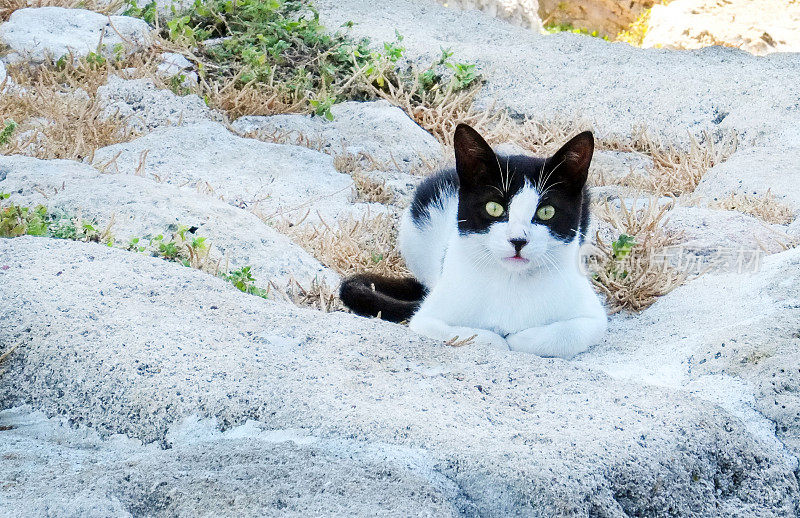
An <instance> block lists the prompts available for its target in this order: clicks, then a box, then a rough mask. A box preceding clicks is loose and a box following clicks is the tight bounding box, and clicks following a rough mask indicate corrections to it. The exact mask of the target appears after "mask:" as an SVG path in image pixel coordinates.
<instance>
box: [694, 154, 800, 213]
mask: <svg viewBox="0 0 800 518" xmlns="http://www.w3.org/2000/svg"><path fill="white" fill-rule="evenodd" d="M798 156H800V141H799V142H798V145H797V146H796V147H782V148H778V147H757V148H750V149H743V150H740V151H738V152H737V153H736V154H734V155H733V156H732V157H731V158H729V159H728V160H727V161H725V162H723V163H721V164H719V165H716V166H714V167H713V168H711V169H710V170H709V171H708V172H707V173H706V174H705V175H704V176H703V179H702V180H700V184H699V185H698V186H697V189H695V194H697V195H700V196H701V197H702V198H704V199H706V200H714V199H718V198H724V197H725V196H727V195H728V194H731V193H743V194H748V195H756V196H758V195H761V196H763V195H766V194H767V191H769V192H770V193H772V194H774V195H775V196H776V197H777V198H778V199H779V200H780V201H781V202H783V203H785V204H787V205H788V206H789V207H791V208H792V209H793V210H794V213H795V215H800V190H798V189H797V185H798V182H800V163H799V162H798V161H797V157H798Z"/></svg>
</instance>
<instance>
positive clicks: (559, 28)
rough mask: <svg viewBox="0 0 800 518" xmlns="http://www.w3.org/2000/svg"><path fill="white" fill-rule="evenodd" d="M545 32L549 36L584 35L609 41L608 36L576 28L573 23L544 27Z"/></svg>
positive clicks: (552, 24) (553, 24)
mask: <svg viewBox="0 0 800 518" xmlns="http://www.w3.org/2000/svg"><path fill="white" fill-rule="evenodd" d="M544 30H545V31H547V32H548V33H549V34H557V33H559V32H571V33H573V34H583V35H584V36H592V37H593V38H601V39H604V40H606V41H608V36H605V35H601V34H600V33H599V32H598V31H590V30H589V29H584V28H580V27H575V26H573V25H572V24H571V23H551V24H547V25H545V26H544Z"/></svg>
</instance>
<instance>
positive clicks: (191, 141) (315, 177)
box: [95, 122, 382, 220]
mask: <svg viewBox="0 0 800 518" xmlns="http://www.w3.org/2000/svg"><path fill="white" fill-rule="evenodd" d="M143 152H147V155H146V158H145V160H144V161H143V162H142V160H141V157H142V153H143ZM114 157H116V160H115V164H116V165H115V166H113V168H112V169H111V170H113V171H119V172H121V173H124V174H134V173H135V172H136V170H137V169H138V168H139V167H140V164H142V163H143V166H142V168H141V170H142V171H143V172H144V174H145V175H146V176H148V177H151V178H153V177H154V178H159V179H161V180H162V181H164V182H166V183H169V184H173V185H181V186H182V185H186V186H189V187H191V188H196V189H200V190H203V191H204V192H208V193H209V194H213V195H214V196H219V197H222V198H223V199H225V201H227V202H228V203H230V204H232V205H234V206H237V207H242V208H248V209H250V210H253V211H257V212H258V213H260V214H261V215H263V216H264V217H265V218H267V219H271V218H275V219H279V218H281V217H284V216H285V217H287V218H289V219H291V220H296V219H298V218H301V217H303V216H304V215H305V214H306V213H308V212H310V216H311V217H312V218H313V217H315V216H316V215H317V214H318V213H319V214H320V215H321V216H322V217H323V218H325V219H336V218H338V217H340V216H346V215H349V214H352V213H353V211H354V210H360V208H363V205H362V206H361V207H357V206H354V205H353V204H352V203H351V202H350V197H351V193H352V190H353V180H352V178H351V177H350V175H347V174H342V173H339V172H337V171H336V170H335V169H334V167H333V159H332V158H331V157H330V156H328V155H326V154H325V153H320V152H318V151H312V150H310V149H307V148H304V147H300V146H290V145H283V144H270V143H266V142H261V141H258V140H255V139H248V138H241V137H237V136H236V135H234V134H233V133H231V132H229V131H228V130H227V129H225V127H224V126H222V125H221V124H218V123H215V122H203V123H197V124H189V125H184V126H180V127H171V128H160V129H157V130H155V131H153V132H152V133H150V134H148V135H145V136H144V137H141V138H138V139H136V140H134V141H132V142H127V143H124V144H115V145H113V146H108V147H105V148H102V149H99V150H97V152H96V153H95V164H98V163H103V162H107V161H109V160H111V159H112V158H114ZM381 207H382V206H381Z"/></svg>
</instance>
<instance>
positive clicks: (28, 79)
mask: <svg viewBox="0 0 800 518" xmlns="http://www.w3.org/2000/svg"><path fill="white" fill-rule="evenodd" d="M154 59H155V57H154V56H152V55H139V56H136V57H133V58H131V59H129V60H125V61H121V62H116V63H111V62H110V61H108V60H101V59H97V60H94V61H92V60H86V59H83V60H75V59H71V58H67V59H62V60H59V61H58V62H52V61H51V62H48V63H45V64H43V65H41V66H38V67H31V66H27V65H14V66H9V67H8V80H7V81H6V83H5V85H4V87H5V88H7V91H6V92H5V94H4V95H2V96H1V97H0V121H2V122H3V123H4V124H5V125H6V126H8V125H9V124H12V125H13V127H14V129H13V133H10V134H9V135H8V138H7V139H5V143H4V144H3V145H2V147H0V152H2V153H3V154H24V155H28V156H33V157H36V158H42V159H55V158H62V159H72V160H83V159H88V160H91V159H92V157H93V156H94V152H95V150H97V149H99V148H101V147H104V146H108V145H111V144H116V143H119V142H126V141H128V140H131V139H132V138H134V137H135V136H136V134H135V133H134V132H132V131H131V130H130V128H129V127H128V126H127V124H126V123H125V120H124V119H123V118H122V117H119V116H118V115H116V114H114V113H107V112H105V111H104V108H103V106H102V103H101V101H100V98H99V97H98V95H97V89H98V88H99V87H100V86H102V85H104V84H105V83H106V81H107V80H108V76H109V74H112V73H115V72H119V71H120V70H122V69H123V68H125V69H127V70H136V76H137V77H149V76H155V61H154Z"/></svg>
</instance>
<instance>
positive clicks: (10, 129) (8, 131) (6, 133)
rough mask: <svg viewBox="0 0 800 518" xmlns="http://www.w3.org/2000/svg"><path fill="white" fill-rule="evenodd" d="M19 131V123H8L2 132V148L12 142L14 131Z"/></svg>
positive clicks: (0, 136) (0, 143)
mask: <svg viewBox="0 0 800 518" xmlns="http://www.w3.org/2000/svg"><path fill="white" fill-rule="evenodd" d="M16 129H17V123H16V122H14V121H13V120H9V121H6V124H5V126H3V129H2V130H0V146H4V145H6V144H8V142H9V141H10V140H11V135H13V134H14V131H15V130H16Z"/></svg>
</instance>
